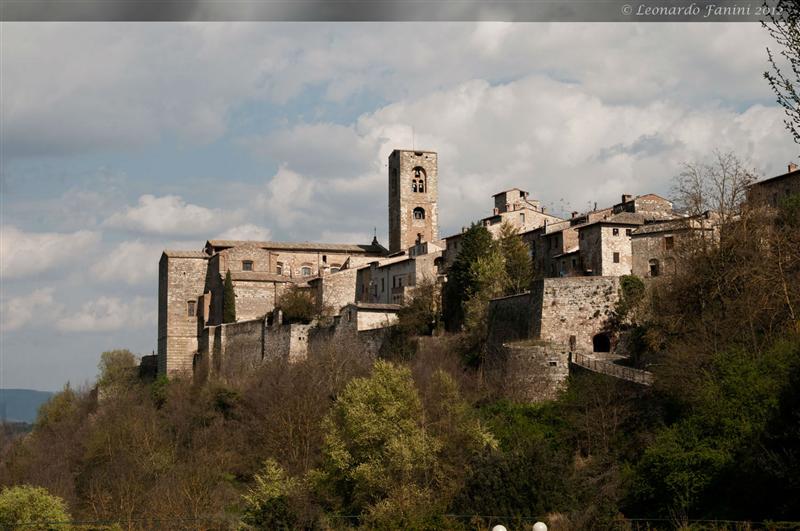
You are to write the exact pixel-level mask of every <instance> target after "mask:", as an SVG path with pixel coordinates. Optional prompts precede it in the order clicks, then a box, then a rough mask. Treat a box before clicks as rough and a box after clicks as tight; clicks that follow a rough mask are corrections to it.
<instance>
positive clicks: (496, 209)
mask: <svg viewBox="0 0 800 531" xmlns="http://www.w3.org/2000/svg"><path fill="white" fill-rule="evenodd" d="M499 213H500V209H499V208H496V207H495V209H494V210H492V214H494V215H495V216H496V215H497V214H499Z"/></svg>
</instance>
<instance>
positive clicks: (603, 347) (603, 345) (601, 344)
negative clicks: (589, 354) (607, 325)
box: [592, 333, 611, 352]
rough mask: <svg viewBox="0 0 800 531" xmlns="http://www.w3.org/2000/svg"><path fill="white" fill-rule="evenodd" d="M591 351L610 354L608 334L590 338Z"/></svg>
mask: <svg viewBox="0 0 800 531" xmlns="http://www.w3.org/2000/svg"><path fill="white" fill-rule="evenodd" d="M592 350H593V351H594V352H611V338H610V337H608V334H605V333H603V334H597V335H595V336H594V337H593V338H592Z"/></svg>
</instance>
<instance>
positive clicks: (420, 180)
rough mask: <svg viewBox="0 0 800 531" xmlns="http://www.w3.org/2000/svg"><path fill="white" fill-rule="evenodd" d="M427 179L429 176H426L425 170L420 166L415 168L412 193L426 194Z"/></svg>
mask: <svg viewBox="0 0 800 531" xmlns="http://www.w3.org/2000/svg"><path fill="white" fill-rule="evenodd" d="M426 178H427V176H426V175H425V170H423V169H422V168H420V167H419V166H417V167H416V168H414V178H413V179H411V191H412V192H419V193H424V192H425V181H426Z"/></svg>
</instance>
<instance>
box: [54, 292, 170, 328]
mask: <svg viewBox="0 0 800 531" xmlns="http://www.w3.org/2000/svg"><path fill="white" fill-rule="evenodd" d="M156 320H157V307H156V301H155V300H153V299H150V298H145V297H135V298H134V299H133V300H131V301H129V302H126V301H123V300H121V299H118V298H116V297H99V298H97V299H95V300H92V301H89V302H86V303H84V304H83V305H82V306H81V307H80V309H79V310H77V311H76V312H74V313H72V314H70V315H64V316H62V317H61V318H60V319H58V320H57V321H56V328H58V329H59V330H62V331H64V332H108V331H114V330H121V329H123V328H125V329H140V328H145V329H150V330H153V329H155V326H156Z"/></svg>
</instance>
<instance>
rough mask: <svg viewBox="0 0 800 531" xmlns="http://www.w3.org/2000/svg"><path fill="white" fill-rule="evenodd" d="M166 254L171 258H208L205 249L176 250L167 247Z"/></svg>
mask: <svg viewBox="0 0 800 531" xmlns="http://www.w3.org/2000/svg"><path fill="white" fill-rule="evenodd" d="M164 255H165V256H167V257H169V258H203V259H206V260H207V259H208V255H207V254H206V253H205V252H204V251H176V250H172V249H165V250H164Z"/></svg>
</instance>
